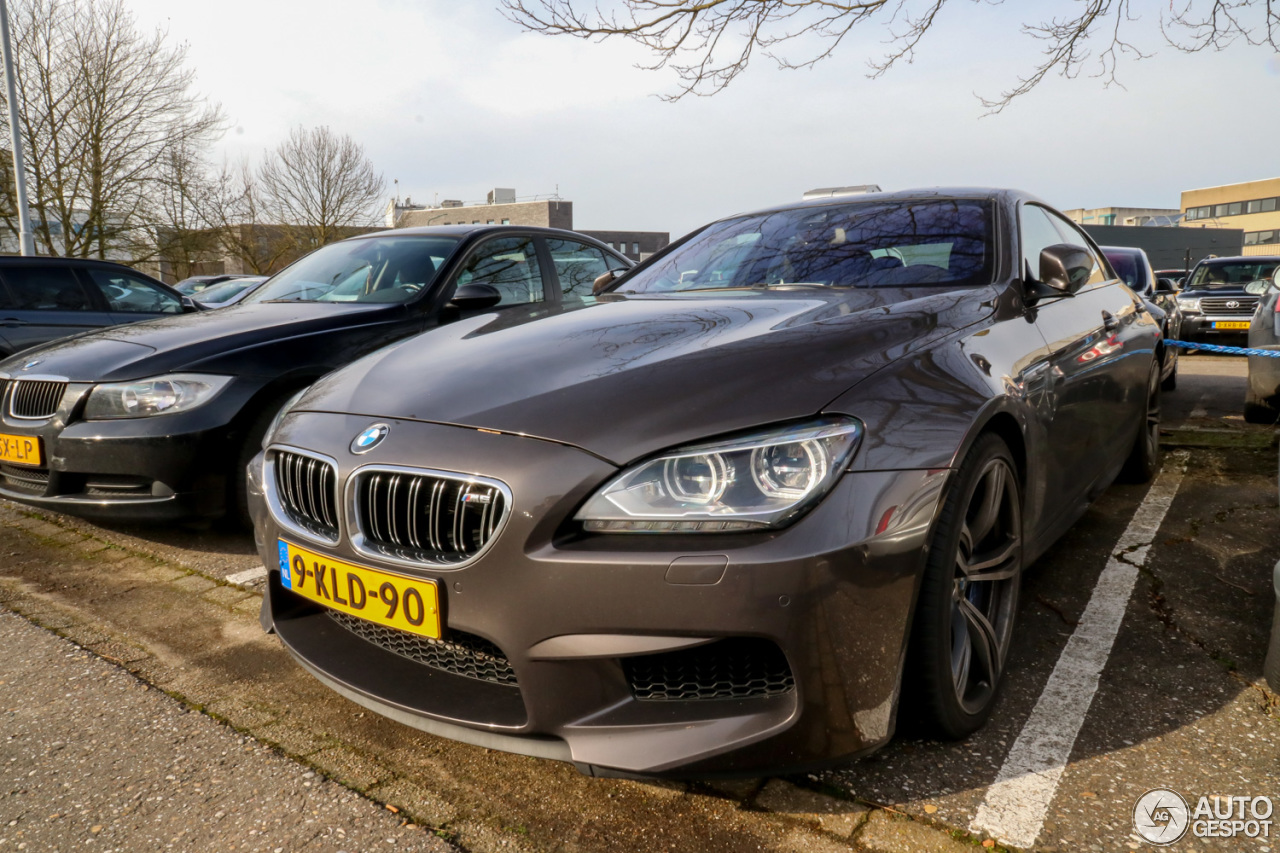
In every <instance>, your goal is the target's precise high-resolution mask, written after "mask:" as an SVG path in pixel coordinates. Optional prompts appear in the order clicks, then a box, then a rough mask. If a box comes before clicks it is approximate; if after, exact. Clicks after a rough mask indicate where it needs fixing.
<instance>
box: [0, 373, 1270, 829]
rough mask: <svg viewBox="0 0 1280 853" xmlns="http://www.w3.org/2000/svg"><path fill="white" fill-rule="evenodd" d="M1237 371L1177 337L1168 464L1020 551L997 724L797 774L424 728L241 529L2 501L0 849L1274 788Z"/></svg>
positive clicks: (713, 824) (878, 819) (1018, 817)
mask: <svg viewBox="0 0 1280 853" xmlns="http://www.w3.org/2000/svg"><path fill="white" fill-rule="evenodd" d="M1243 377H1244V372H1243V361H1242V360H1239V359H1231V358H1222V357H1204V356H1197V357H1184V358H1183V359H1182V366H1181V368H1180V378H1179V385H1178V388H1177V390H1176V391H1174V392H1172V393H1170V394H1167V395H1166V397H1165V419H1166V429H1165V433H1164V441H1165V444H1166V457H1165V472H1164V473H1163V474H1162V482H1163V485H1161V484H1160V482H1161V481H1158V482H1157V486H1155V487H1152V488H1151V489H1148V488H1147V487H1144V486H1114V487H1112V488H1111V489H1109V490H1108V491H1107V493H1106V494H1104V495H1103V496H1102V497H1101V498H1100V499H1099V500H1098V501H1097V503H1096V504H1095V505H1094V506H1093V508H1092V509H1091V510H1090V511H1089V513H1088V514H1087V516H1086V517H1085V518H1084V519H1082V520H1081V521H1080V522H1079V523H1078V524H1077V525H1076V527H1075V528H1073V529H1072V530H1071V531H1070V532H1069V533H1068V534H1067V535H1066V536H1065V537H1064V538H1063V540H1061V541H1060V542H1059V543H1058V544H1057V545H1056V546H1055V547H1054V548H1053V549H1052V550H1051V551H1050V553H1049V554H1047V555H1046V556H1045V557H1043V558H1042V559H1041V560H1039V561H1038V562H1037V563H1036V565H1035V566H1033V567H1032V568H1031V569H1030V570H1029V572H1028V575H1027V577H1026V580H1025V584H1024V590H1023V596H1022V604H1021V610H1020V617H1019V618H1020V622H1019V625H1018V628H1017V631H1018V635H1017V640H1016V642H1015V648H1014V652H1013V657H1012V659H1011V661H1010V663H1009V669H1008V672H1007V689H1006V690H1005V691H1004V694H1003V696H1002V698H1001V700H1000V704H999V706H998V707H997V708H996V711H995V715H994V716H993V719H992V721H991V723H990V724H989V725H988V726H987V728H985V729H984V730H983V731H981V732H979V733H978V734H977V735H975V736H974V737H972V738H970V739H969V740H967V741H965V742H963V743H958V744H956V743H939V742H934V741H929V740H923V739H919V738H916V737H912V736H911V734H910V733H909V732H904V733H901V734H900V736H899V737H898V738H896V739H895V740H894V742H893V743H891V744H890V745H889V746H888V747H887V748H886V749H884V750H882V751H881V752H880V753H877V754H876V755H874V756H872V757H871V758H868V759H864V760H862V761H859V762H853V763H850V764H847V765H845V766H842V767H838V768H833V769H832V770H830V771H828V772H826V773H821V774H813V775H806V776H800V777H791V778H786V779H749V780H738V781H734V782H724V783H707V782H689V783H660V784H659V783H643V782H631V781H625V780H609V779H590V778H587V777H583V776H580V775H579V774H577V773H576V771H574V770H573V769H572V768H571V767H567V766H565V765H561V764H556V763H553V762H547V761H540V760H536V759H530V758H525V757H521V756H513V755H508V754H504V753H497V752H492V751H489V750H484V749H480V748H476V747H471V746H466V745H463V744H457V743H453V742H450V741H444V740H440V739H437V738H433V737H431V736H429V735H426V734H423V733H421V732H417V731H414V730H410V729H407V728H405V727H403V726H399V725H397V724H394V723H391V722H389V721H386V720H384V719H381V718H379V717H377V716H376V715H373V714H370V713H367V712H364V711H363V710H362V709H360V708H358V707H357V706H355V705H352V704H350V703H348V702H347V701H346V700H343V699H341V698H340V697H337V696H335V695H333V694H331V693H330V692H328V691H327V690H325V689H324V688H322V687H320V685H319V684H318V683H316V682H315V681H314V680H313V679H311V678H310V677H309V676H307V675H305V673H303V672H302V671H301V670H300V669H299V668H298V667H297V666H296V665H295V664H294V663H293V662H292V660H291V659H290V658H289V657H288V655H287V654H286V653H284V652H283V651H282V649H281V648H280V645H279V643H278V642H277V641H276V640H275V639H274V638H271V637H266V636H264V635H262V634H261V632H260V631H259V630H258V628H257V623H256V613H257V607H258V602H259V600H260V599H259V597H258V595H257V594H256V592H255V588H256V584H257V583H258V581H257V579H258V578H259V577H260V576H261V574H262V572H261V567H260V566H259V565H258V563H257V559H256V557H255V556H254V554H253V552H252V546H251V543H250V542H248V541H247V539H246V538H245V537H244V536H243V535H233V534H227V533H223V532H219V531H218V530H217V529H203V530H201V529H190V528H181V527H171V528H160V529H157V528H149V529H148V528H127V527H103V526H97V525H92V524H88V523H85V522H81V521H77V520H74V519H67V518H63V517H60V516H56V515H53V514H39V513H32V512H30V511H28V510H27V509H25V508H21V507H18V506H16V505H11V504H10V505H3V504H0V555H5V556H6V560H5V562H4V564H3V565H2V566H0V606H3V607H4V608H5V609H7V610H8V611H10V612H12V613H17V614H21V616H23V617H25V619H19V618H17V617H15V616H12V615H10V616H5V617H0V642H2V643H4V646H5V648H6V649H8V650H9V654H8V655H7V656H6V659H5V660H4V661H3V662H2V664H0V681H3V682H4V683H3V684H0V714H3V716H0V719H2V720H3V723H2V724H0V735H3V736H4V737H5V738H6V741H5V753H4V754H2V755H0V782H2V787H3V791H2V792H0V850H6V849H18V845H19V844H27V845H28V846H27V847H26V848H22V849H28V850H51V849H72V848H77V849H78V848H80V847H87V848H89V849H97V850H106V849H119V850H153V849H177V850H207V849H246V850H254V849H261V850H275V849H276V848H281V849H282V850H312V849H315V850H330V849H334V850H336V849H343V850H348V851H356V850H375V849H449V848H448V846H447V845H448V844H452V845H455V846H456V848H458V849H463V850H476V851H490V850H494V851H497V850H503V851H506V850H517V851H526V850H527V851H550V850H566V851H569V850H581V851H602V850H609V851H614V850H618V851H646V853H647V851H653V850H681V851H683V850H697V851H704V850H705V851H718V850H723V851H739V850H756V849H761V850H779V851H782V850H875V851H886V853H888V851H935V850H957V851H958V850H964V849H970V850H971V849H974V845H978V844H982V843H983V842H984V841H985V842H986V844H987V845H990V846H991V847H992V848H994V849H1002V848H1009V849H1014V848H1017V847H1021V848H1026V849H1036V850H1044V851H1055V850H1056V851H1075V850H1084V851H1104V850H1105V851H1111V850H1128V849H1145V847H1146V846H1149V845H1148V844H1147V842H1146V841H1144V840H1143V839H1142V838H1141V837H1140V836H1139V835H1137V834H1136V833H1135V827H1134V822H1133V820H1134V819H1133V813H1134V808H1135V804H1136V803H1137V801H1138V800H1139V798H1140V797H1142V795H1143V794H1144V792H1146V791H1149V790H1150V789H1153V788H1163V787H1167V788H1170V789H1172V790H1174V791H1177V792H1180V793H1181V794H1182V795H1183V796H1185V797H1187V798H1188V799H1189V800H1190V801H1191V802H1192V803H1194V802H1195V798H1196V797H1199V796H1201V795H1205V796H1212V795H1218V796H1247V797H1259V796H1269V797H1271V798H1272V800H1274V801H1275V802H1276V803H1277V804H1280V698H1278V697H1277V696H1276V695H1275V694H1273V693H1271V692H1270V691H1268V690H1267V689H1266V688H1265V685H1264V684H1263V683H1262V681H1261V678H1260V672H1261V663H1262V657H1263V654H1264V651H1265V644H1266V632H1267V628H1268V626H1269V619H1270V611H1271V603H1272V599H1271V592H1270V571H1271V566H1272V565H1274V563H1275V562H1276V560H1277V559H1278V558H1280V536H1277V534H1276V531H1277V529H1280V525H1278V524H1277V521H1278V520H1280V514H1278V512H1277V506H1276V503H1277V501H1276V476H1277V456H1276V449H1275V446H1274V441H1275V430H1274V429H1272V428H1258V427H1255V426H1250V425H1246V424H1244V422H1243V419H1242V417H1241V416H1240V410H1241V407H1242V402H1243V395H1244V378H1243ZM1144 519H1145V522H1144ZM1114 578H1121V579H1123V580H1125V582H1126V583H1127V584H1128V585H1127V586H1125V585H1124V584H1119V585H1117V584H1116V583H1113V582H1112V580H1114ZM228 579H230V580H228ZM1108 579H1111V580H1108ZM1108 595H1110V598H1109V599H1108V598H1107V596H1108ZM1099 602H1101V604H1099ZM1104 605H1105V606H1104ZM1108 607H1109V608H1110V609H1109V610H1108ZM1108 612H1110V613H1111V614H1112V615H1113V616H1114V619H1113V620H1112V622H1113V624H1112V623H1108V622H1107V620H1106V618H1101V619H1100V617H1099V616H1098V614H1099V613H1103V616H1104V617H1105V615H1106V613H1108ZM34 626H42V627H34ZM1099 626H1102V627H1101V628H1100V627H1099ZM1108 626H1110V627H1108ZM46 629H47V630H46ZM1108 630H1110V632H1111V633H1110V639H1108V642H1107V643H1106V644H1105V645H1106V648H1105V649H1102V645H1103V644H1102V643H1101V642H1100V641H1099V638H1100V637H1101V638H1102V639H1107V636H1106V632H1107V631H1108ZM1100 632H1101V633H1100ZM54 633H56V634H58V635H61V637H57V636H54ZM1112 640H1113V641H1114V642H1111V641H1112ZM1086 641H1088V642H1086ZM1090 643H1091V644H1092V645H1091V644H1090ZM1081 647H1086V652H1087V653H1086V654H1084V655H1083V656H1081V654H1080V653H1079V649H1080V648H1081ZM1090 667H1093V669H1090ZM1073 679H1074V680H1073ZM1090 679H1091V680H1090ZM1055 684H1073V685H1080V684H1083V685H1086V686H1090V685H1091V689H1092V692H1091V693H1090V694H1089V695H1088V696H1087V697H1086V696H1083V693H1084V692H1089V691H1087V690H1086V691H1079V690H1075V691H1065V692H1063V691H1058V692H1056V693H1055V690H1054V687H1053V685H1055ZM1077 694H1080V695H1077ZM1046 709H1047V710H1046ZM1046 718H1047V719H1048V720H1049V723H1051V725H1046V724H1044V722H1043V721H1044V720H1045V719H1046ZM1072 720H1075V723H1072ZM1073 726H1074V729H1073ZM59 744H61V745H60V746H59ZM1028 756H1030V757H1031V758H1032V759H1034V760H1036V761H1041V762H1043V763H1044V766H1043V767H1042V768H1040V769H1039V770H1038V771H1037V772H1035V773H1030V774H1028V773H1022V772H1017V768H1018V767H1021V766H1022V765H1021V764H1019V762H1021V761H1026V760H1029V759H1028ZM1055 762H1056V763H1055ZM1010 768H1013V769H1012V770H1011V769H1010ZM308 774H310V775H308ZM168 777H173V778H168ZM1028 780H1031V781H1034V782H1035V783H1036V784H1035V785H1029V784H1028ZM1050 783H1051V784H1050ZM1010 792H1012V795H1010ZM156 798H162V799H156ZM387 806H390V807H391V808H393V809H395V810H396V811H394V812H393V811H390V810H389V809H388V808H387ZM993 814H998V815H999V816H1000V817H999V819H998V820H997V819H993V818H991V815H993ZM54 815H56V817H54ZM984 816H985V817H984ZM309 819H310V820H314V821H315V823H307V821H308V820H309ZM1276 820H1277V821H1280V815H1277V817H1276ZM11 822H12V823H11ZM407 824H412V826H409V825H407ZM95 827H97V831H96V832H95V831H94V828H95ZM183 831H185V832H186V834H184V835H179V833H180V832H183ZM19 833H21V835H20V834H19ZM1018 833H1022V835H1023V836H1026V834H1027V833H1034V835H1033V836H1031V837H1032V840H1031V841H1030V842H1026V841H1025V838H1024V841H1023V843H1021V844H1013V843H1011V842H1010V841H1009V837H1011V836H1012V835H1016V834H1018ZM387 839H395V846H392V845H391V844H389V843H388V841H387ZM997 839H1003V840H1000V841H997ZM1275 844H1276V842H1275V841H1274V839H1273V838H1272V837H1270V836H1268V837H1266V838H1262V837H1258V838H1249V837H1247V836H1243V835H1240V836H1237V837H1233V838H1211V839H1209V838H1207V839H1197V838H1195V837H1194V836H1193V835H1192V834H1191V833H1188V835H1187V836H1186V837H1184V838H1183V839H1182V840H1181V841H1179V842H1178V843H1176V844H1175V845H1173V847H1172V848H1170V849H1175V850H1237V849H1238V850H1257V851H1261V853H1270V851H1271V850H1272V849H1273V848H1274V845H1275ZM307 845H311V846H307ZM415 845H417V846H415Z"/></svg>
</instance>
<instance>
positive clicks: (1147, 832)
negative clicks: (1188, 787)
mask: <svg viewBox="0 0 1280 853" xmlns="http://www.w3.org/2000/svg"><path fill="white" fill-rule="evenodd" d="M1190 822H1191V821H1190V811H1189V809H1187V801H1186V800H1184V799H1182V795H1181V794H1179V793H1177V792H1176V791H1170V790H1168V789H1166V788H1156V789H1154V790H1151V791H1147V792H1146V793H1145V794H1143V795H1142V796H1141V797H1139V798H1138V802H1137V805H1135V806H1134V807H1133V828H1134V829H1136V830H1137V831H1138V834H1139V835H1141V836H1142V837H1143V838H1144V839H1146V840H1147V841H1150V842H1151V843H1152V844H1160V845H1165V844H1172V843H1173V842H1175V841H1177V840H1178V839H1179V838H1181V837H1182V836H1184V835H1186V834H1187V826H1188V825H1189V824H1190Z"/></svg>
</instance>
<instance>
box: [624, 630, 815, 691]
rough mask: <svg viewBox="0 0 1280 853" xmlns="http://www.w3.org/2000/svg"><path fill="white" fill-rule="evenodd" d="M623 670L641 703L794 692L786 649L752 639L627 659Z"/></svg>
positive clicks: (740, 638) (794, 683)
mask: <svg viewBox="0 0 1280 853" xmlns="http://www.w3.org/2000/svg"><path fill="white" fill-rule="evenodd" d="M622 668H623V670H624V671H625V672H626V675H627V682H628V683H629V684H630V685H631V693H632V695H633V696H635V697H636V698H637V699H639V700H641V701H643V702H668V701H687V700H700V699H759V698H763V697H766V696H780V695H782V694H784V693H790V692H791V691H793V690H795V689H796V682H795V678H794V677H793V676H792V674H791V667H790V666H789V665H788V664H787V658H786V655H784V654H783V653H782V649H780V648H778V646H777V645H776V644H774V643H772V642H770V641H768V640H760V639H756V638H752V637H734V638H731V639H727V640H718V641H717V642H714V643H709V644H708V645H705V646H695V647H694V648H691V649H681V650H679V651H675V652H662V653H659V654H655V655H643V656H639V657H632V658H623V659H622Z"/></svg>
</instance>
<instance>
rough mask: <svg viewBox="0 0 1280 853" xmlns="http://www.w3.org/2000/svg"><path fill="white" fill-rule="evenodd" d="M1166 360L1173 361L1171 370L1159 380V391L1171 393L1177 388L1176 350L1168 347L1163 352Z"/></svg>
mask: <svg viewBox="0 0 1280 853" xmlns="http://www.w3.org/2000/svg"><path fill="white" fill-rule="evenodd" d="M1165 353H1166V354H1167V357H1168V358H1171V359H1173V370H1171V371H1169V375H1168V376H1166V377H1165V378H1164V379H1161V380H1160V390H1161V391H1173V390H1174V389H1176V388H1177V387H1178V348H1177V347H1170V348H1169V349H1167V350H1165Z"/></svg>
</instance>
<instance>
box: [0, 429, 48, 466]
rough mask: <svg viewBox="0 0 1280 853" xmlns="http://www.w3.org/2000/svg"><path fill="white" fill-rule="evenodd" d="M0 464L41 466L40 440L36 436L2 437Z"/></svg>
mask: <svg viewBox="0 0 1280 853" xmlns="http://www.w3.org/2000/svg"><path fill="white" fill-rule="evenodd" d="M0 462H8V463H10V464H13V465H39V464H40V463H41V456H40V439H39V438H37V437H36V436H34V435H0Z"/></svg>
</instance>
